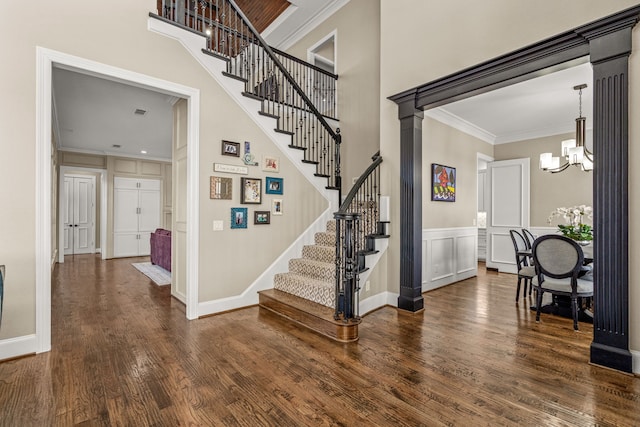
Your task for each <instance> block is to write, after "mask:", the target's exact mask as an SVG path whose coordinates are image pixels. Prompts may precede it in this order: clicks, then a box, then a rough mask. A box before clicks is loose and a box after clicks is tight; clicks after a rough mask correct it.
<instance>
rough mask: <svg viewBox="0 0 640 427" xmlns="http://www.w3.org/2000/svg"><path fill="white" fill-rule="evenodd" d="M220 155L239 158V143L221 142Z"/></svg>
mask: <svg viewBox="0 0 640 427" xmlns="http://www.w3.org/2000/svg"><path fill="white" fill-rule="evenodd" d="M222 155H223V156H233V157H240V143H239V142H232V141H225V140H223V141H222Z"/></svg>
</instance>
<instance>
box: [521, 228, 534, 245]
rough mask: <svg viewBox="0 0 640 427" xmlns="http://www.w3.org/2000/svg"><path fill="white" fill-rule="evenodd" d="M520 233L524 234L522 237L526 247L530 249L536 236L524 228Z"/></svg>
mask: <svg viewBox="0 0 640 427" xmlns="http://www.w3.org/2000/svg"><path fill="white" fill-rule="evenodd" d="M522 235H523V236H524V239H525V241H526V242H527V247H528V248H529V249H531V247H532V246H533V241H534V240H536V238H535V237H534V236H533V234H531V232H530V231H529V230H527V229H526V228H523V229H522Z"/></svg>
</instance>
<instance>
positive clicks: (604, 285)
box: [389, 6, 640, 372]
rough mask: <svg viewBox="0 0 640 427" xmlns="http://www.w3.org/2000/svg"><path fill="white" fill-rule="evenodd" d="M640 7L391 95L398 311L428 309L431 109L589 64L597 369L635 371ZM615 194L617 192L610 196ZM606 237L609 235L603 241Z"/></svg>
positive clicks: (593, 348) (594, 355)
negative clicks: (632, 206) (631, 143)
mask: <svg viewBox="0 0 640 427" xmlns="http://www.w3.org/2000/svg"><path fill="white" fill-rule="evenodd" d="M639 19H640V6H636V7H633V8H630V9H627V10H624V11H622V12H619V13H616V14H614V15H611V16H608V17H605V18H602V19H600V20H598V21H595V22H592V23H590V24H587V25H583V26H581V27H578V28H575V29H573V30H570V31H567V32H565V33H562V34H559V35H557V36H554V37H551V38H549V39H546V40H542V41H540V42H539V43H536V44H534V45H531V46H528V47H525V48H522V49H519V50H517V51H514V52H511V53H509V54H506V55H503V56H501V57H498V58H495V59H493V60H490V61H487V62H485V63H482V64H479V65H477V66H475V67H471V68H468V69H465V70H462V71H460V72H458V73H455V74H452V75H449V76H446V77H443V78H441V79H438V80H434V81H432V82H429V83H426V84H424V85H421V86H418V87H416V88H412V89H409V90H406V91H404V92H401V93H399V94H396V95H394V96H391V97H390V98H389V99H391V100H392V101H394V102H396V103H397V104H398V109H399V118H400V122H401V125H400V128H401V130H400V132H401V134H400V158H401V165H400V174H401V178H402V179H401V182H402V185H403V186H405V188H402V189H401V191H400V194H401V199H400V210H401V212H402V217H401V219H400V228H401V233H400V235H401V238H400V239H401V242H400V251H401V253H400V260H401V264H400V297H399V298H398V307H399V308H401V309H405V310H409V311H418V310H421V309H422V308H423V307H424V301H423V299H422V295H421V290H422V277H421V270H420V266H421V262H422V260H421V257H422V253H421V250H420V248H421V241H420V238H421V235H420V230H421V225H422V224H421V215H420V213H421V208H422V206H421V197H420V195H421V194H422V182H421V180H419V179H415V177H420V176H421V168H422V156H421V155H420V156H418V155H416V153H421V146H422V120H423V118H424V110H428V109H430V108H434V107H437V106H440V105H443V104H446V103H449V102H452V101H457V100H460V99H464V98H468V97H471V96H474V95H477V94H480V93H484V92H488V91H491V90H494V89H498V88H501V87H504V86H508V85H511V84H514V83H518V82H521V81H524V80H528V79H531V78H535V77H538V76H540V75H542V74H544V73H549V72H553V71H558V70H561V69H564V68H568V67H571V66H574V65H576V64H578V63H580V62H581V61H584V58H586V57H588V58H589V61H590V62H591V64H592V67H593V82H592V84H593V88H594V98H593V104H594V122H593V128H594V155H595V158H596V160H597V163H596V167H595V169H594V176H593V179H594V191H593V200H594V211H595V215H594V226H595V230H596V231H595V244H594V247H595V251H594V260H595V263H596V265H598V268H597V269H596V270H595V277H594V287H595V306H596V307H597V310H596V312H595V315H594V337H593V342H592V344H591V362H592V363H594V364H598V365H602V366H606V367H609V368H613V369H617V370H621V371H624V372H632V356H631V352H630V351H629V307H628V296H629V272H628V259H629V248H628V230H629V218H628V191H627V190H628V160H627V159H628V133H629V132H628V68H629V67H628V61H629V55H630V54H631V50H632V49H631V48H632V38H631V35H632V29H633V27H634V26H635V24H636V23H637V22H638V20H639ZM612 189H615V191H611V190H612ZM605 236H606V237H605Z"/></svg>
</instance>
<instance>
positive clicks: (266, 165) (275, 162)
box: [262, 156, 280, 172]
mask: <svg viewBox="0 0 640 427" xmlns="http://www.w3.org/2000/svg"><path fill="white" fill-rule="evenodd" d="M262 170H263V171H266V172H280V158H279V157H274V156H262Z"/></svg>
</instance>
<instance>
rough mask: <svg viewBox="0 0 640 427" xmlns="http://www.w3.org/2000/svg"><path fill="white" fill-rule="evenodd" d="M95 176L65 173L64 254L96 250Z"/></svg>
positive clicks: (63, 210) (63, 211)
mask: <svg viewBox="0 0 640 427" xmlns="http://www.w3.org/2000/svg"><path fill="white" fill-rule="evenodd" d="M95 187H96V186H95V177H93V176H91V177H88V176H87V177H85V176H71V175H65V177H64V187H63V192H64V196H63V200H64V203H63V204H62V206H61V207H62V212H61V214H62V217H63V223H64V224H63V225H64V226H63V233H64V254H65V255H73V254H88V253H94V252H95V219H94V218H95Z"/></svg>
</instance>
